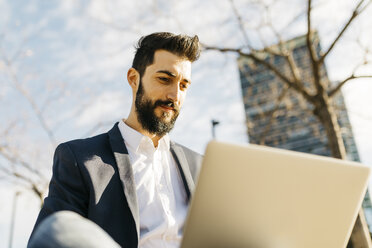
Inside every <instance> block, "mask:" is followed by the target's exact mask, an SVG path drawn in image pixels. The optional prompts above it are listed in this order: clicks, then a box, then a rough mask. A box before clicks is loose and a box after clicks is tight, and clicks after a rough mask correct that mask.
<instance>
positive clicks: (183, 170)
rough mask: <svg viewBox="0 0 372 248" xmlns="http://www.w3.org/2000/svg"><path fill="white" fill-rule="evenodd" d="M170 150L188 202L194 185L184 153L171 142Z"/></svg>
mask: <svg viewBox="0 0 372 248" xmlns="http://www.w3.org/2000/svg"><path fill="white" fill-rule="evenodd" d="M170 150H171V153H172V155H173V157H174V160H175V161H176V164H177V166H178V170H179V172H180V174H181V177H182V182H183V185H184V186H185V190H186V195H187V200H190V197H191V194H192V192H194V188H195V183H194V180H193V178H192V176H191V172H190V168H189V164H188V162H187V159H186V156H185V153H184V152H183V150H182V148H181V147H180V146H178V145H177V144H175V143H174V142H172V141H171V142H170Z"/></svg>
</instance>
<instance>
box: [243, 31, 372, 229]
mask: <svg viewBox="0 0 372 248" xmlns="http://www.w3.org/2000/svg"><path fill="white" fill-rule="evenodd" d="M313 42H314V44H315V47H316V51H317V53H318V56H319V54H320V51H321V48H320V43H319V38H318V36H317V34H316V33H315V35H314V41H313ZM284 46H285V49H287V50H288V51H292V56H293V60H294V62H295V64H296V67H297V69H298V74H299V75H300V77H301V80H302V81H303V82H304V84H305V87H307V90H308V91H309V92H315V88H314V87H313V85H312V83H311V82H312V65H311V59H310V56H309V53H308V49H307V45H306V36H301V37H297V38H295V39H292V40H289V41H287V42H286V43H285V44H284ZM279 49H280V48H279V46H278V45H274V46H272V47H270V48H269V49H267V50H270V51H274V52H270V53H269V52H266V53H264V52H263V56H264V57H265V60H266V61H267V62H270V63H271V64H272V65H274V66H275V67H276V68H277V69H278V70H279V71H281V72H282V73H284V74H285V75H287V76H289V77H290V75H291V70H290V67H289V65H288V63H287V61H286V58H285V57H283V56H280V55H275V54H276V53H275V51H279ZM238 65H239V72H240V81H241V87H242V93H243V100H244V107H245V113H246V120H247V126H248V128H247V130H248V136H249V142H250V143H254V144H263V145H267V146H273V147H278V148H283V149H289V150H294V151H300V152H306V153H312V154H317V155H323V156H331V150H330V148H329V146H328V138H327V135H326V132H325V130H324V127H323V126H322V124H321V123H320V121H319V120H318V119H317V118H316V117H315V115H314V114H313V112H312V111H313V110H312V109H313V106H312V105H311V104H309V103H308V102H307V101H306V100H305V99H304V98H303V97H302V96H301V94H299V93H298V92H296V91H295V90H294V89H291V88H288V87H287V86H286V85H285V83H284V82H282V81H281V80H280V79H279V78H278V77H277V76H276V75H275V74H274V73H273V72H271V71H270V70H268V69H267V68H266V67H265V66H264V65H262V64H257V63H255V62H254V61H253V60H252V59H250V58H247V57H243V56H241V57H239V58H238ZM321 76H322V81H323V82H324V83H325V84H326V87H328V88H329V87H330V86H332V83H331V82H330V81H329V80H328V76H327V71H326V68H325V66H324V65H323V66H322V68H321ZM333 99H334V100H333V106H334V108H335V111H336V113H337V117H338V122H339V125H340V127H341V132H342V137H343V141H344V143H345V148H346V153H347V158H348V159H349V160H353V161H359V155H358V151H357V147H356V144H355V141H354V137H353V133H352V128H351V125H350V121H349V118H348V114H347V110H346V106H345V103H344V98H343V95H342V93H341V91H339V92H338V93H337V95H335V96H334V98H333ZM363 207H364V210H365V215H366V218H367V223H368V225H369V227H370V230H372V229H371V227H372V206H371V201H370V199H369V194H368V193H367V195H366V197H365V200H364V202H363Z"/></svg>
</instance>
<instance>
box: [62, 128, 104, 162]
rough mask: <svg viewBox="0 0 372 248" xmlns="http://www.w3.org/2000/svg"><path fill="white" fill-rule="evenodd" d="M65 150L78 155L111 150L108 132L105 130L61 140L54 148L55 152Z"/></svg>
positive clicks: (96, 153)
mask: <svg viewBox="0 0 372 248" xmlns="http://www.w3.org/2000/svg"><path fill="white" fill-rule="evenodd" d="M66 150H69V152H72V153H73V154H75V156H78V157H81V156H83V157H85V156H92V155H99V154H107V153H108V152H111V149H110V140H109V134H108V132H105V133H101V134H97V135H95V136H92V137H87V138H82V139H73V140H69V141H66V142H63V143H61V144H59V145H58V147H57V148H56V153H58V152H59V151H66Z"/></svg>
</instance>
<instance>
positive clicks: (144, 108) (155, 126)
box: [135, 80, 179, 136]
mask: <svg viewBox="0 0 372 248" xmlns="http://www.w3.org/2000/svg"><path fill="white" fill-rule="evenodd" d="M135 106H136V113H137V118H138V121H139V123H140V124H141V125H142V128H143V129H144V130H146V131H147V132H149V133H151V134H156V135H157V136H164V135H165V134H166V133H169V132H170V131H171V130H172V129H173V127H174V124H175V122H176V120H177V117H178V115H179V108H178V106H177V105H176V104H175V103H174V102H173V101H171V100H166V101H162V100H156V101H155V102H153V101H151V100H150V99H149V98H148V97H147V96H146V94H145V91H144V89H143V86H142V81H141V80H140V82H139V86H138V91H137V94H136V100H135ZM159 106H166V107H172V108H173V110H172V111H173V113H174V114H173V116H172V117H171V118H170V120H168V121H167V120H166V119H167V117H168V116H169V115H170V114H171V113H169V112H163V113H162V115H161V116H160V117H158V116H156V114H155V109H156V108H157V107H159Z"/></svg>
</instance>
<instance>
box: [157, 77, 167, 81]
mask: <svg viewBox="0 0 372 248" xmlns="http://www.w3.org/2000/svg"><path fill="white" fill-rule="evenodd" d="M159 79H160V80H161V81H163V82H170V79H169V78H166V77H159Z"/></svg>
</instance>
